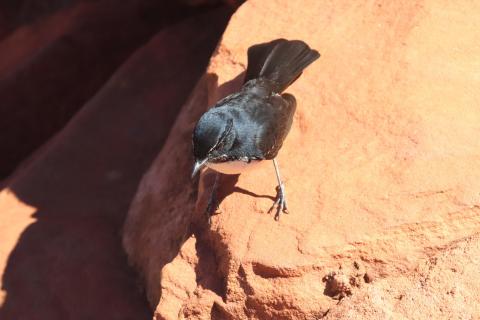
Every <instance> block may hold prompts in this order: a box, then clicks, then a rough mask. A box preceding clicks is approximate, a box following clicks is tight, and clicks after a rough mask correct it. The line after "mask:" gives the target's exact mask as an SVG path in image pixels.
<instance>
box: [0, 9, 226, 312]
mask: <svg viewBox="0 0 480 320" xmlns="http://www.w3.org/2000/svg"><path fill="white" fill-rule="evenodd" d="M229 14H230V12H229V10H223V9H218V10H210V11H209V12H207V13H205V14H202V15H195V16H194V17H192V18H189V19H188V20H185V21H183V22H181V23H179V24H176V25H173V26H171V27H169V28H167V29H164V30H163V31H162V32H160V33H158V34H157V35H156V36H155V37H154V38H153V39H151V41H149V43H148V44H147V45H145V46H144V47H143V48H142V49H140V50H138V51H137V52H136V53H135V54H134V55H133V56H132V57H131V58H130V59H129V60H128V61H127V62H126V63H125V64H124V65H123V66H122V67H121V68H120V70H118V71H117V72H116V73H115V75H114V76H113V77H112V78H111V79H110V80H109V81H108V83H107V84H106V85H105V86H104V87H103V88H102V90H100V92H99V93H98V94H97V95H95V97H93V98H92V99H91V100H90V101H89V102H88V103H87V104H86V105H85V106H84V107H83V108H82V110H81V111H80V112H79V113H78V114H77V115H76V116H75V117H74V118H73V119H72V121H71V122H70V123H69V124H68V126H67V127H66V128H65V129H64V130H62V131H61V133H60V134H58V135H57V136H56V137H55V138H54V139H53V140H52V141H50V143H49V144H48V145H47V146H45V147H44V148H42V150H41V151H40V152H38V153H36V154H35V155H34V157H33V158H32V159H31V160H30V161H29V162H28V164H27V165H25V167H23V168H22V169H21V170H20V171H18V172H17V173H16V174H15V175H14V177H13V178H12V179H11V180H10V181H9V183H8V184H7V185H6V188H5V189H4V190H3V191H2V192H0V244H1V245H0V268H1V272H2V279H1V291H0V293H1V295H0V318H1V319H2V320H3V319H5V320H10V319H11V320H14V319H49V320H57V319H58V320H64V319H79V320H83V319H107V318H108V319H150V318H151V310H150V309H149V308H148V305H147V303H146V300H145V297H144V295H143V294H142V293H141V290H140V286H138V285H137V283H136V282H135V278H136V276H135V274H134V273H133V272H132V271H131V270H130V269H129V268H128V266H127V261H126V258H125V255H124V253H123V250H122V247H121V244H120V240H121V239H120V228H121V226H122V225H123V220H124V218H125V215H126V212H127V210H128V207H129V205H130V202H131V199H132V197H133V195H134V192H135V190H136V189H137V186H138V183H139V181H140V178H141V176H142V175H143V173H144V172H145V170H146V169H147V167H148V166H149V165H150V163H151V161H152V160H153V159H154V156H155V155H156V154H157V153H158V150H160V149H161V147H162V145H163V143H164V141H165V139H166V137H167V135H168V132H169V130H170V127H171V125H172V123H173V121H174V119H175V117H176V115H177V113H178V112H179V110H180V107H181V105H183V103H184V102H185V100H186V99H187V97H188V95H189V94H190V92H191V90H192V88H193V86H194V85H195V83H196V81H197V80H198V78H199V77H200V76H201V74H202V73H203V72H204V70H205V68H206V66H207V63H208V58H209V57H210V55H211V54H212V51H213V49H214V48H215V46H216V44H217V42H218V39H219V37H220V35H221V32H222V31H223V29H224V27H225V25H226V21H227V19H228V16H229Z"/></svg>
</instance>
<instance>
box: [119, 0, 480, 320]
mask: <svg viewBox="0 0 480 320" xmlns="http://www.w3.org/2000/svg"><path fill="white" fill-rule="evenodd" d="M479 14H480V6H479V4H477V3H475V2H471V1H461V3H458V2H456V3H455V4H453V3H451V4H449V3H447V2H438V1H434V0H428V1H390V2H388V1H383V2H378V1H377V2H368V3H366V2H365V3H361V4H358V3H357V4H352V2H351V1H317V0H315V1H314V0H312V1H303V0H289V1H280V0H277V1H273V0H272V1H263V0H251V1H248V2H246V3H245V4H244V5H243V6H241V7H240V9H239V10H238V11H237V12H236V13H235V15H234V16H233V18H232V20H231V21H230V24H229V26H228V28H227V30H226V32H225V34H224V35H223V38H222V42H221V44H220V47H219V48H218V52H217V54H216V55H215V56H214V57H213V58H212V60H211V63H210V67H209V70H208V72H207V76H206V77H205V78H204V81H202V82H201V83H200V84H199V85H198V86H197V89H196V91H195V92H194V94H193V96H192V98H191V100H190V101H189V102H188V103H187V104H186V105H185V106H184V109H183V111H182V113H181V114H180V115H179V118H178V120H177V122H176V124H175V126H174V127H173V129H172V132H171V134H170V136H169V139H168V140H167V142H166V144H165V146H164V148H163V149H162V151H161V152H160V154H159V155H158V157H157V159H156V160H155V161H154V163H153V164H152V167H151V168H150V170H149V171H148V172H147V173H146V175H145V177H144V179H143V181H142V183H141V184H140V187H139V190H138V193H137V195H136V197H135V200H134V202H133V204H132V207H131V209H130V212H129V217H128V220H127V222H126V225H125V233H124V245H125V248H126V249H127V253H128V254H129V257H130V259H131V261H132V262H133V263H135V264H136V265H137V266H138V267H139V270H141V272H142V274H143V275H144V278H145V281H146V287H147V293H148V296H149V298H150V302H151V303H152V304H154V305H156V304H157V305H158V307H157V311H156V315H157V318H158V319H177V318H178V315H179V314H180V317H182V316H183V317H186V318H190V319H210V318H214V319H215V318H217V319H262V320H267V319H277V320H278V319H319V318H321V317H323V316H324V315H325V314H326V313H327V312H328V313H330V312H332V315H331V318H332V319H335V318H337V317H340V316H342V317H343V318H344V319H369V317H370V318H372V319H377V318H378V319H385V318H392V319H401V318H408V319H423V318H428V319H451V318H452V317H453V315H458V318H460V315H461V316H464V317H465V318H475V317H478V314H479V311H478V303H477V302H478V287H479V283H480V280H479V278H478V275H477V274H476V273H475V272H474V271H473V270H477V269H478V266H479V264H478V259H476V258H475V257H478V253H477V251H478V250H475V248H478V241H477V240H475V241H474V240H472V242H471V244H469V245H468V246H466V247H465V250H464V251H462V250H463V247H462V245H461V246H460V249H458V250H457V249H454V251H455V254H454V255H453V254H452V255H451V257H450V252H451V251H450V249H448V250H447V251H445V248H450V247H451V246H454V244H455V243H457V241H459V240H460V239H465V238H469V237H471V236H472V235H473V234H475V233H478V230H479V227H480V210H479V208H480V195H479V190H480V166H479V165H478V163H479V162H480V154H479V150H480V140H479V139H476V137H477V136H478V135H479V133H480V112H479V107H478V101H480V100H479V99H480V91H479V90H478V88H479V87H480V78H479V76H478V75H479V74H480V65H479V64H478V57H479V56H480V46H478V30H479V29H480V20H479V19H478V16H479ZM280 37H283V38H288V39H302V40H304V41H306V42H307V43H309V44H310V45H311V46H312V47H313V48H315V49H317V50H319V51H320V53H321V54H322V57H321V58H320V59H319V60H318V61H316V62H315V63H314V64H312V65H311V67H309V68H308V69H307V70H306V71H305V72H304V73H303V75H302V76H301V77H300V78H299V79H298V81H296V82H295V83H294V84H293V85H292V86H291V87H290V88H289V89H288V92H289V93H292V94H294V95H295V96H296V97H297V100H298V107H297V113H296V116H295V120H294V124H293V127H292V131H291V133H290V135H289V136H288V138H287V139H286V141H285V144H284V146H283V149H282V150H281V151H280V154H279V157H278V160H279V163H280V167H281V171H282V175H283V177H284V179H285V184H286V188H287V197H288V201H289V202H288V203H289V209H290V212H291V213H290V214H289V215H284V216H282V218H281V219H280V221H279V222H276V221H274V218H273V215H272V214H268V213H267V210H268V208H269V207H270V206H271V204H272V199H271V197H273V196H274V195H275V183H276V181H275V175H274V171H273V166H272V165H271V164H268V165H267V166H265V167H264V168H262V169H260V170H258V171H256V172H255V173H251V174H245V175H241V176H240V178H239V179H238V181H236V178H235V177H233V178H232V177H230V178H228V177H224V178H223V180H222V182H221V193H222V196H226V197H225V198H224V200H223V201H222V202H221V205H220V213H219V214H217V215H215V216H214V217H213V222H212V225H211V226H208V225H206V221H205V219H204V217H203V211H204V209H205V206H206V199H207V198H208V193H209V190H210V187H211V184H212V179H211V175H210V174H209V173H208V172H204V174H203V175H202V178H201V180H200V186H199V188H198V193H197V192H196V191H197V187H196V186H194V185H193V183H192V181H191V180H190V178H189V174H190V172H191V171H190V170H191V166H192V158H191V157H190V158H189V157H187V155H188V154H189V153H191V131H192V128H193V126H194V124H195V122H196V121H197V120H198V117H199V116H200V115H201V113H202V112H203V111H205V109H206V108H207V107H208V105H212V104H213V103H214V102H215V101H216V100H217V99H218V98H220V97H222V96H225V95H226V94H227V93H230V92H232V90H235V89H238V88H239V86H240V85H241V74H242V72H243V71H244V70H245V67H246V63H247V59H246V51H247V49H248V48H249V47H250V46H252V45H254V44H258V43H262V42H266V41H271V40H273V39H276V38H280ZM232 79H234V80H233V81H232ZM230 81H232V82H230ZM191 224H192V225H193V229H190V230H189V226H190V225H191ZM192 230H193V233H194V234H195V243H196V245H194V244H193V240H192V239H191V238H189V236H190V234H191V233H192ZM472 239H476V238H475V237H473V238H472ZM184 241H186V242H185V245H184V247H182V243H183V242H184ZM197 244H201V248H203V249H202V250H200V249H199V247H198V245H197ZM179 252H180V254H178V253H179ZM211 257H215V260H214V261H215V264H214V265H213V266H212V265H210V263H211ZM429 257H441V259H440V260H442V259H443V261H442V263H441V264H440V265H439V269H438V270H434V271H432V272H431V273H429V271H428V270H429V267H430V266H432V267H433V268H435V263H433V262H431V261H430V260H429ZM450 259H454V260H455V261H453V260H452V261H450ZM425 261H427V262H425ZM457 261H458V262H457ZM355 263H356V264H355ZM424 263H426V264H427V266H426V267H425V268H423V267H422V265H423V264H424ZM463 264H465V265H466V269H467V270H466V271H465V272H466V273H465V274H464V275H461V276H458V277H457V278H456V281H458V282H455V283H452V282H451V275H452V274H453V273H452V272H450V271H448V270H447V269H446V268H449V267H450V266H452V268H454V269H455V270H457V269H458V268H460V267H461V266H462V265H463ZM205 265H210V267H209V269H208V270H209V272H205V271H204V270H205V268H204V267H202V266H205ZM419 270H420V271H419ZM366 272H368V275H369V276H368V279H374V281H373V282H371V283H365V280H364V274H365V273H366ZM422 274H425V276H422ZM429 274H431V275H435V279H434V280H433V279H432V280H429V279H430V278H429V277H428V275H429ZM327 275H334V276H333V279H329V281H322V279H325V276H327ZM442 275H446V276H448V277H442ZM382 279H383V280H382ZM396 279H398V283H396ZM404 281H406V282H407V283H408V286H407V287H411V288H405V287H402V284H401V283H402V282H404ZM384 284H385V285H384ZM453 284H455V288H453V287H452V285H453ZM327 285H332V289H333V288H334V289H335V290H333V292H330V291H329V290H326V289H327ZM421 285H424V286H426V288H428V290H427V291H428V293H426V292H423V291H422V290H423V289H422V288H421V287H420V286H421ZM382 287H383V288H385V290H383V289H382ZM369 288H371V289H369ZM390 288H394V289H398V290H397V291H393V292H398V293H399V294H400V295H399V296H398V297H404V298H402V301H404V300H405V299H406V298H408V297H409V296H411V297H413V300H411V301H409V302H408V303H407V302H402V303H399V304H398V307H397V306H396V305H395V303H396V302H395V301H394V299H395V297H394V296H392V295H390V293H389V292H388V290H390ZM459 288H464V289H465V290H464V291H463V292H462V293H461V294H460V293H459V292H460V291H461V290H460V289H459ZM370 290H373V293H371V291H370ZM452 290H453V291H452ZM462 290H463V289H462ZM357 293H358V294H359V298H358V300H356V299H357V298H356V295H357ZM376 293H378V294H376ZM447 295H448V296H457V295H458V297H460V298H459V300H458V301H456V302H455V303H456V304H455V305H453V306H452V307H446V308H444V309H443V310H444V311H442V309H439V310H432V309H433V308H436V307H440V306H443V305H444V304H448V303H450V302H452V301H453V299H452V298H445V297H447ZM339 298H342V305H343V306H345V308H344V309H341V310H344V311H341V310H340V309H339V310H340V311H339V313H336V312H334V309H335V308H337V304H338V300H337V299H339ZM417 298H418V299H423V300H422V301H420V302H418V303H417V301H418V300H417ZM437 298H438V300H435V299H437ZM383 299H388V301H391V303H390V304H389V305H388V306H387V307H386V308H387V309H386V312H385V314H386V316H383V317H375V316H374V315H371V314H368V313H362V312H358V313H356V312H357V308H356V306H355V303H356V302H358V303H364V304H365V305H366V306H372V305H373V306H374V307H375V310H379V309H381V308H382V307H381V305H382V302H383ZM399 299H400V298H399ZM430 300H435V301H436V302H435V303H433V304H432V305H431V306H428V301H430ZM343 301H344V302H343ZM349 301H351V302H349ZM462 303H463V304H464V305H465V308H464V309H463V310H464V311H460V309H461V305H462ZM417 306H418V308H419V309H418V310H414V309H415V308H417ZM339 308H340V307H339ZM342 308H343V307H342ZM407 309H410V310H407ZM329 310H330V312H329ZM349 312H352V313H349ZM461 312H464V313H461ZM351 314H352V316H350V315H351Z"/></svg>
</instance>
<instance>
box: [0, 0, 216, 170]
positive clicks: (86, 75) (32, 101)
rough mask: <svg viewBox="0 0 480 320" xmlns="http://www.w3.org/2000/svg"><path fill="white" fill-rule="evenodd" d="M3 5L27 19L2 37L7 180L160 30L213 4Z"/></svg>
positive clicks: (27, 1)
mask: <svg viewBox="0 0 480 320" xmlns="http://www.w3.org/2000/svg"><path fill="white" fill-rule="evenodd" d="M17 2H18V3H17ZM44 2H45V3H44ZM4 6H7V7H9V8H10V10H11V12H14V13H15V12H17V14H19V15H22V17H20V18H19V19H21V20H22V21H24V22H22V23H26V25H25V26H24V27H23V28H20V29H18V30H14V31H12V33H11V34H10V35H9V36H8V37H6V38H5V39H4V41H3V42H0V101H1V105H0V115H1V116H0V128H2V129H1V130H2V134H1V136H0V154H1V155H2V156H1V157H0V179H2V178H5V177H7V176H8V175H10V174H11V173H12V172H13V170H14V169H15V168H16V167H17V166H18V165H19V164H20V163H21V162H22V161H23V160H25V159H26V158H27V157H28V156H29V155H31V153H32V152H33V151H34V150H36V149H37V148H38V147H40V146H41V145H42V144H43V143H44V142H45V141H47V140H48V139H49V138H51V137H52V136H53V135H54V134H56V133H58V132H59V131H60V130H61V129H62V128H63V127H64V126H65V125H66V123H67V122H68V121H69V120H70V119H71V118H72V116H73V115H74V114H75V113H76V112H77V111H78V110H79V109H80V108H81V107H82V106H83V105H84V104H85V103H86V102H87V101H88V100H89V99H90V98H91V97H92V96H93V95H94V94H95V93H96V92H97V91H98V90H99V89H100V88H102V86H103V85H104V84H105V82H106V81H107V80H108V79H109V78H110V77H111V76H112V74H113V73H114V72H115V70H116V69H117V68H118V67H119V66H120V65H121V64H122V63H123V62H124V61H125V60H126V59H127V58H128V57H129V56H130V55H131V54H132V53H133V52H135V50H136V49H137V48H139V47H141V46H142V45H144V44H145V43H146V42H147V41H148V39H150V38H151V37H152V36H153V35H155V33H157V32H158V31H159V30H161V29H162V28H164V27H166V26H169V25H172V24H174V23H177V22H179V21H181V20H182V19H185V18H187V17H189V16H191V15H193V14H196V12H198V10H200V11H206V10H207V9H205V8H204V9H197V11H194V10H193V9H191V8H188V7H185V6H182V5H180V4H179V2H178V1H156V0H155V1H154V0H126V1H116V0H99V1H80V0H77V1H74V0H71V1H68V0H66V1H65V0H64V1H59V0H47V1H31V0H23V1H15V3H14V1H10V4H8V3H6V4H4ZM0 10H1V5H0ZM6 10H7V9H6ZM7 11H8V10H7ZM37 11H38V12H37ZM43 11H44V12H43ZM41 12H43V13H41ZM36 13H38V17H37V18H35V19H34V20H35V21H32V19H33V18H30V16H34V15H35V14H36ZM0 20H1V14H0Z"/></svg>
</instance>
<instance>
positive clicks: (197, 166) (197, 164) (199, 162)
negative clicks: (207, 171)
mask: <svg viewBox="0 0 480 320" xmlns="http://www.w3.org/2000/svg"><path fill="white" fill-rule="evenodd" d="M207 160H208V159H204V160H197V161H196V162H195V165H194V166H193V171H192V178H194V177H195V176H196V175H197V173H198V171H200V169H202V168H203V166H205V164H206V163H207Z"/></svg>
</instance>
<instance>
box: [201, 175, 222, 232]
mask: <svg viewBox="0 0 480 320" xmlns="http://www.w3.org/2000/svg"><path fill="white" fill-rule="evenodd" d="M219 180H220V174H219V173H215V182H214V183H213V187H212V191H211V193H210V197H209V198H208V204H207V208H206V210H205V214H206V215H207V220H208V224H210V223H211V222H212V214H213V213H214V212H215V211H216V210H217V209H218V200H217V190H218V183H219Z"/></svg>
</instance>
